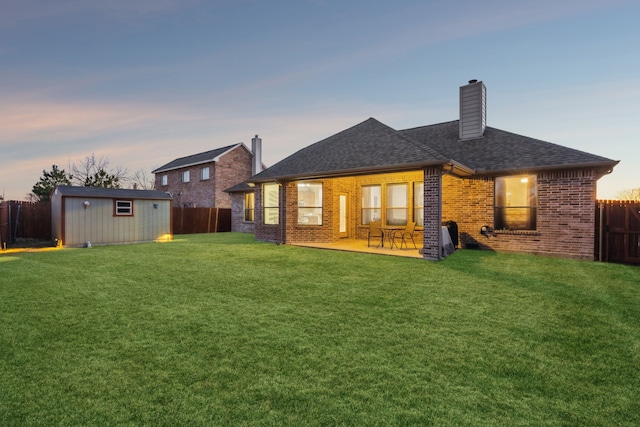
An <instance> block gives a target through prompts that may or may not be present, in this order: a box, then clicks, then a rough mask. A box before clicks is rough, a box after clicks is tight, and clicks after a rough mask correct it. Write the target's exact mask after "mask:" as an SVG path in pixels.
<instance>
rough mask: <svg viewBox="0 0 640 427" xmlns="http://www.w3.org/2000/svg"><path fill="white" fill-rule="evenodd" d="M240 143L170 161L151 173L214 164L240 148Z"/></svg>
mask: <svg viewBox="0 0 640 427" xmlns="http://www.w3.org/2000/svg"><path fill="white" fill-rule="evenodd" d="M241 145H242V143H237V144H233V145H227V146H226V147H222V148H216V149H215V150H209V151H205V152H204V153H198V154H192V155H191V156H186V157H180V158H178V159H175V160H172V161H170V162H169V163H167V164H166V165H163V166H160V167H159V168H158V169H156V170H154V171H152V172H151V173H160V172H167V171H170V170H173V169H180V168H185V167H188V166H194V165H199V164H202V163H209V162H215V161H217V160H218V158H219V157H220V156H222V155H224V154H226V153H227V152H229V151H231V150H233V149H234V148H236V147H238V146H241Z"/></svg>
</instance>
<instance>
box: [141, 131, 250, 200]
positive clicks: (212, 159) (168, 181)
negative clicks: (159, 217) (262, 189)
mask: <svg viewBox="0 0 640 427" xmlns="http://www.w3.org/2000/svg"><path fill="white" fill-rule="evenodd" d="M253 141H254V151H253V152H252V151H250V150H249V149H248V148H247V147H246V146H245V145H244V144H243V143H238V144H234V145H229V146H226V147H222V148H217V149H215V150H210V151H206V152H204V153H198V154H193V155H191V156H186V157H181V158H178V159H175V160H172V161H171V162H169V163H167V164H165V165H163V166H161V167H159V168H157V169H156V170H154V171H153V173H154V174H155V188H156V189H158V190H162V191H165V192H168V193H170V194H171V195H172V196H173V200H174V206H178V207H205V208H210V207H215V208H226V209H231V195H230V194H229V193H227V192H225V190H226V189H227V188H229V187H233V186H235V185H237V184H239V183H242V182H245V181H246V180H247V179H249V178H250V177H251V176H252V175H254V173H253V171H254V170H255V168H256V166H255V165H254V163H257V164H259V165H260V166H262V164H261V150H262V148H261V141H260V138H258V136H257V135H256V137H255V138H253ZM256 150H258V151H257V152H258V155H257V156H254V154H253V153H254V152H256Z"/></svg>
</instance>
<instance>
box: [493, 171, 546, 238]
mask: <svg viewBox="0 0 640 427" xmlns="http://www.w3.org/2000/svg"><path fill="white" fill-rule="evenodd" d="M495 188H496V189H495V191H496V193H495V224H494V228H495V229H496V230H535V229H536V207H537V205H538V195H537V190H536V177H535V175H522V176H507V177H498V178H496V182H495Z"/></svg>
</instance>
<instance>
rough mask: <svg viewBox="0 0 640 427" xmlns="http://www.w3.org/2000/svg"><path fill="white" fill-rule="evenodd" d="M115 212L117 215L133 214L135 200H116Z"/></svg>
mask: <svg viewBox="0 0 640 427" xmlns="http://www.w3.org/2000/svg"><path fill="white" fill-rule="evenodd" d="M113 212H114V214H115V216H133V200H114V201H113Z"/></svg>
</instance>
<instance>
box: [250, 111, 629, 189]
mask: <svg viewBox="0 0 640 427" xmlns="http://www.w3.org/2000/svg"><path fill="white" fill-rule="evenodd" d="M617 163H618V162H617V161H615V160H611V159H607V158H605V157H601V156H597V155H594V154H589V153H585V152H583V151H579V150H575V149H572V148H568V147H563V146H561V145H557V144H553V143H550V142H546V141H541V140H539V139H534V138H529V137H526V136H522V135H517V134H514V133H511V132H506V131H503V130H500V129H496V128H492V127H487V128H486V130H485V132H484V136H483V137H481V138H475V139H469V140H464V141H461V140H460V139H459V121H458V120H454V121H451V122H445V123H439V124H435V125H430V126H422V127H417V128H412V129H406V130H401V131H398V130H395V129H392V128H391V127H389V126H387V125H385V124H383V123H381V122H379V121H378V120H376V119H374V118H369V119H368V120H365V121H364V122H362V123H360V124H357V125H355V126H353V127H351V128H349V129H346V130H344V131H342V132H340V133H337V134H335V135H333V136H330V137H329V138H327V139H324V140H322V141H319V142H317V143H315V144H312V145H310V146H308V147H306V148H303V149H302V150H300V151H298V152H296V153H294V154H292V155H291V156H289V157H287V158H286V159H284V160H282V161H280V162H278V163H276V164H275V165H273V166H272V167H270V168H268V169H266V170H264V171H263V172H261V173H259V174H257V175H256V176H254V177H252V178H251V179H250V180H249V181H248V182H266V181H273V180H291V179H302V178H315V177H329V176H344V175H355V174H363V173H380V172H385V171H386V172H390V171H400V170H409V169H418V168H422V167H426V166H438V165H442V166H447V167H448V168H449V167H451V166H453V167H455V168H456V170H457V171H458V172H462V173H461V174H462V175H472V174H491V173H517V172H518V171H534V170H543V169H549V170H551V169H561V168H577V167H593V168H597V169H599V170H600V171H601V173H603V174H604V173H606V172H608V171H610V170H611V168H613V167H614V166H615V165H616V164H617Z"/></svg>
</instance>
